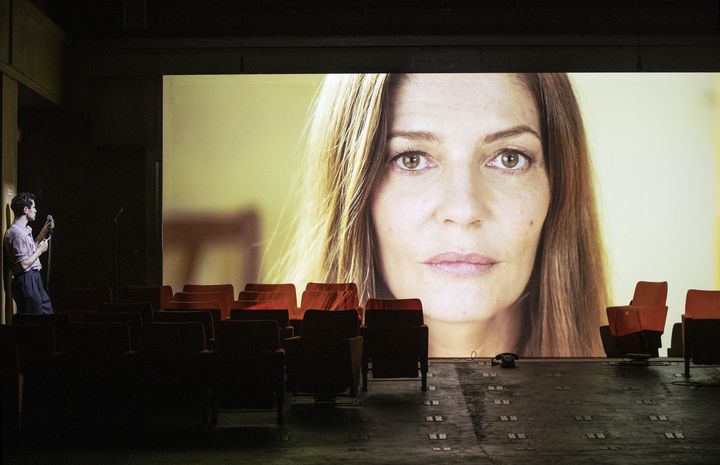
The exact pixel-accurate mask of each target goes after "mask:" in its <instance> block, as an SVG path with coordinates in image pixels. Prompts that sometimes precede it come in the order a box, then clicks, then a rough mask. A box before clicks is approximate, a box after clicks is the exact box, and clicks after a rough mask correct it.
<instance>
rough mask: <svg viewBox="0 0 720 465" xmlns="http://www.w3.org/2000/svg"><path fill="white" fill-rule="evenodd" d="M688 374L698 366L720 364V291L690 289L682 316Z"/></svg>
mask: <svg viewBox="0 0 720 465" xmlns="http://www.w3.org/2000/svg"><path fill="white" fill-rule="evenodd" d="M682 339H683V357H684V359H685V377H686V378H688V377H690V362H692V363H693V364H694V365H710V364H716V363H720V290H713V291H705V290H697V289H690V290H689V291H688V292H687V296H686V298H685V313H684V314H683V315H682Z"/></svg>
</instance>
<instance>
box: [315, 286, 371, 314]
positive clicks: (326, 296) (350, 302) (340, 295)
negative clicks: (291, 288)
mask: <svg viewBox="0 0 720 465" xmlns="http://www.w3.org/2000/svg"><path fill="white" fill-rule="evenodd" d="M358 306H359V301H358V296H357V293H353V292H352V291H347V290H345V291H318V290H306V291H303V293H302V300H301V308H302V311H303V313H304V312H306V311H307V310H337V309H347V308H357V307H358Z"/></svg>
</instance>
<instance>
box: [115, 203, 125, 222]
mask: <svg viewBox="0 0 720 465" xmlns="http://www.w3.org/2000/svg"><path fill="white" fill-rule="evenodd" d="M124 211H125V209H124V208H123V207H120V210H118V211H117V213H115V219H114V220H113V221H114V222H116V223H117V220H118V217H119V216H120V215H122V212H124Z"/></svg>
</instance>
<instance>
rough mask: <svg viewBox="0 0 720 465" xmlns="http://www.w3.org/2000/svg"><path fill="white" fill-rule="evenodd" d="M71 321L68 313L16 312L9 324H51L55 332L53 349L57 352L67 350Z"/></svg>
mask: <svg viewBox="0 0 720 465" xmlns="http://www.w3.org/2000/svg"><path fill="white" fill-rule="evenodd" d="M71 321H72V319H71V315H70V314H69V313H52V314H50V315H29V314H22V313H16V314H14V315H13V316H12V320H11V324H12V325H46V326H52V328H53V329H54V332H55V350H56V351H57V352H67V351H68V345H69V339H70V335H69V334H68V331H69V330H68V327H69V325H70V323H71Z"/></svg>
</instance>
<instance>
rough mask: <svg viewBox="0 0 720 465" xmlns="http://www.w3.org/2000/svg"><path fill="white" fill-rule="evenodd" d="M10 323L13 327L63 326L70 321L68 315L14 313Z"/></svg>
mask: <svg viewBox="0 0 720 465" xmlns="http://www.w3.org/2000/svg"><path fill="white" fill-rule="evenodd" d="M10 321H11V324H14V325H58V324H61V325H64V324H69V323H70V321H71V319H70V315H68V314H65V313H51V314H49V315H33V314H28V313H15V314H14V315H13V316H12V319H11V320H10Z"/></svg>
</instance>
